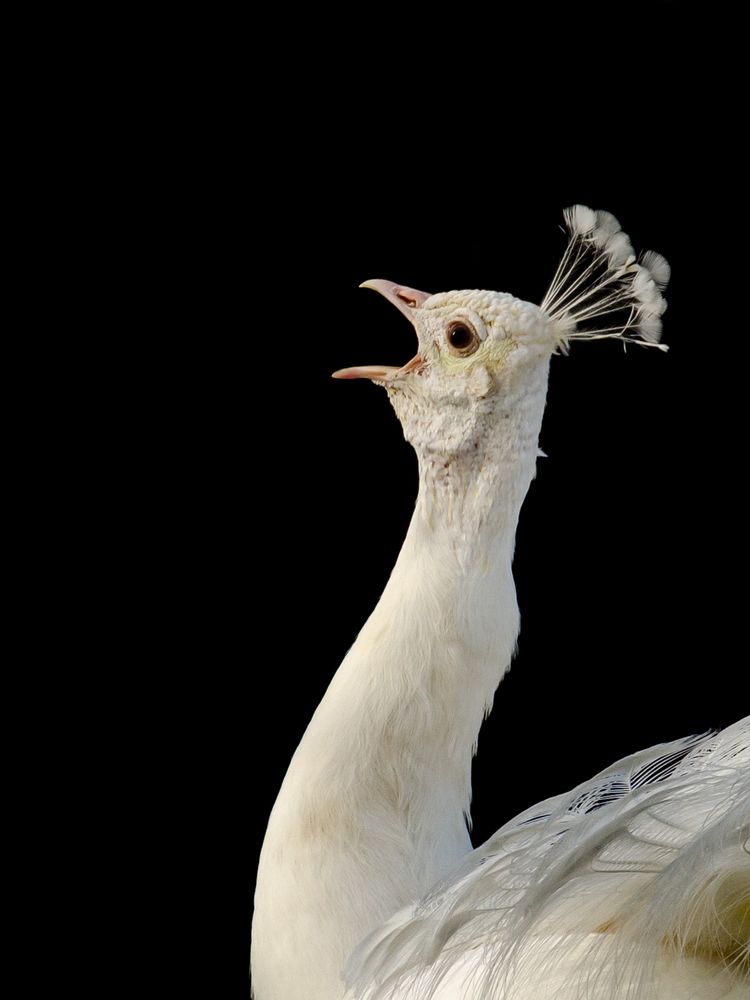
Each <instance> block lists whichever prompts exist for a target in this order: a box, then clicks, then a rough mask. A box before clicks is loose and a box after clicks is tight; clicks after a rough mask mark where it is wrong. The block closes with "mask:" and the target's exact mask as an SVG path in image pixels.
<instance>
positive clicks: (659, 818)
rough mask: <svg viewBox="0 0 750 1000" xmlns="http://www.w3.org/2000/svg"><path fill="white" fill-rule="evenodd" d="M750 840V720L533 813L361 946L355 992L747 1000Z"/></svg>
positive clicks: (374, 996)
mask: <svg viewBox="0 0 750 1000" xmlns="http://www.w3.org/2000/svg"><path fill="white" fill-rule="evenodd" d="M749 837H750V717H749V718H747V719H744V720H741V721H740V722H738V723H736V724H735V725H734V726H732V727H730V728H729V729H726V730H724V731H723V732H721V733H711V734H707V735H703V736H697V737H690V738H688V739H685V740H678V741H675V742H674V743H667V744H661V745H659V746H656V747H652V748H650V749H648V750H644V751H641V752H640V753H638V754H634V755H633V756H631V757H627V758H624V759H623V760H620V761H617V762H616V763H615V764H613V765H611V767H609V768H607V769H606V770H605V771H603V772H601V773H600V774H598V775H596V776H595V777H594V778H592V779H591V780H590V781H587V782H585V783H583V784H581V785H579V786H578V787H577V788H574V789H573V790H572V791H571V792H569V793H566V794H564V795H559V796H555V797H553V798H551V799H548V800H546V801H545V802H542V803H540V804H539V805H537V806H535V807H533V808H532V809H529V810H527V811H526V812H524V813H522V814H521V815H520V816H517V817H516V818H515V819H513V820H512V821H511V822H510V823H507V824H506V825H505V826H504V827H502V828H501V829H500V830H498V832H497V833H496V834H494V835H493V836H492V837H491V838H490V839H489V840H488V841H486V842H485V843H484V844H483V845H482V846H481V847H479V848H477V849H476V850H475V851H473V852H472V853H471V854H470V855H469V856H468V857H467V858H466V859H465V860H464V861H463V863H462V864H461V865H460V866H459V867H458V868H457V869H456V870H455V871H454V872H453V873H452V874H451V875H450V877H449V878H447V879H445V880H444V881H443V882H442V883H440V884H439V885H438V886H436V887H435V888H434V889H433V891H432V892H430V893H429V894H428V895H427V896H426V897H425V898H424V899H423V900H421V901H420V902H419V903H416V904H415V905H413V906H410V907H407V908H405V909H404V910H402V911H401V912H400V913H398V914H396V915H395V916H394V917H392V918H391V920H390V921H389V922H388V923H387V924H386V925H384V926H383V927H382V928H380V929H379V930H378V931H377V932H376V933H375V934H373V935H371V936H370V937H368V938H367V939H366V940H365V941H364V942H363V943H362V945H360V947H359V948H358V949H357V950H356V951H355V953H354V955H353V956H352V959H351V961H350V963H349V966H348V969H347V977H348V981H349V982H350V984H351V993H350V996H351V997H353V998H356V1000H395V998H398V1000H432V998H435V1000H437V998H440V1000H453V998H466V1000H506V998H507V1000H526V998H532V997H534V998H536V997H541V996H544V997H545V998H546V997H549V998H553V997H555V998H557V997H559V998H560V1000H562V998H566V1000H567V998H571V1000H572V998H579V997H580V998H587V1000H636V998H637V1000H650V998H653V1000H657V998H658V1000H665V998H667V997H670V998H671V997H672V996H674V997H675V998H678V997H679V998H682V997H688V996H695V997H705V998H708V1000H714V998H718V997H727V998H730V997H734V995H735V991H736V990H740V992H739V993H737V994H736V995H737V996H743V995H744V996H746V995H747V991H748V986H749V985H750V978H749V977H750V942H749V941H748V938H750V928H749V927H748V917H747V913H748V910H749V909H750V853H749V848H748V842H749V841H748V838H749ZM670 991H671V992H670ZM680 991H682V992H680ZM686 991H687V992H686ZM742 991H744V992H742Z"/></svg>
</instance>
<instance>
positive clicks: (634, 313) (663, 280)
mask: <svg viewBox="0 0 750 1000" xmlns="http://www.w3.org/2000/svg"><path fill="white" fill-rule="evenodd" d="M563 215H564V216H565V223H566V226H567V230H568V246H567V247H566V249H565V253H564V254H563V258H562V260H561V261H560V265H559V267H558V269H557V272H556V274H555V277H554V278H553V280H552V284H551V285H550V288H549V290H548V292H547V294H546V295H545V297H544V301H543V302H542V309H544V311H545V312H546V313H547V315H548V316H549V318H550V319H551V320H552V321H553V325H554V327H555V330H556V333H557V337H558V341H559V344H560V349H561V350H562V351H564V352H567V348H568V344H569V342H570V341H571V340H600V339H604V338H612V337H613V338H617V339H619V340H624V341H629V342H631V343H635V344H642V345H644V346H652V347H659V348H660V349H661V350H666V349H667V348H666V345H664V344H660V343H659V341H660V339H661V328H662V324H661V316H662V313H663V312H664V310H665V309H666V307H667V303H666V300H665V299H664V297H663V295H662V292H663V291H664V289H665V288H666V286H667V283H668V281H669V275H670V267H669V264H668V263H667V261H666V260H665V259H664V257H662V256H661V254H658V253H656V252H655V251H653V250H647V251H646V252H645V253H644V254H642V255H641V257H640V259H639V260H636V257H635V254H634V252H633V247H632V244H631V242H630V238H629V237H628V236H627V234H626V233H624V232H623V231H622V229H621V227H620V223H619V222H618V221H617V219H616V218H615V216H614V215H612V213H611V212H605V211H602V210H598V211H594V210H593V209H591V208H588V207H587V206H586V205H572V206H571V207H570V208H566V209H565V210H564V212H563Z"/></svg>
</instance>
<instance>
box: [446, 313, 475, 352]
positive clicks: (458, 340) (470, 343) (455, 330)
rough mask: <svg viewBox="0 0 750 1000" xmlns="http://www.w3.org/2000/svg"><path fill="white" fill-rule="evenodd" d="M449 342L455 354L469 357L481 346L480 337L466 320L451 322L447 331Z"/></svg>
mask: <svg viewBox="0 0 750 1000" xmlns="http://www.w3.org/2000/svg"><path fill="white" fill-rule="evenodd" d="M446 338H447V340H448V344H449V345H450V347H451V349H452V350H453V353H454V354H460V355H461V356H462V357H467V356H468V355H469V354H473V353H474V351H476V349H477V348H478V347H479V337H478V336H477V335H476V333H475V331H474V330H473V329H472V328H471V327H470V326H469V324H468V323H467V322H466V321H465V320H461V321H460V322H457V323H451V325H450V326H449V327H448V330H447V332H446Z"/></svg>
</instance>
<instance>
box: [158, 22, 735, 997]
mask: <svg viewBox="0 0 750 1000" xmlns="http://www.w3.org/2000/svg"><path fill="white" fill-rule="evenodd" d="M530 12H531V14H532V15H535V12H536V13H537V14H538V16H539V18H540V19H541V20H543V19H544V18H547V17H548V13H545V12H544V11H543V9H542V8H541V7H540V8H539V9H538V10H537V8H533V9H531V11H530ZM300 17H302V15H300ZM570 18H572V19H570ZM570 18H569V19H568V20H564V19H561V20H559V22H555V23H552V22H551V21H549V22H548V23H545V24H544V28H545V30H544V31H543V32H542V35H543V37H540V35H539V33H538V31H539V30H541V24H540V23H537V22H536V21H535V16H531V17H529V18H527V20H525V21H524V22H523V23H522V24H518V25H517V24H515V23H514V24H511V23H510V22H507V23H503V24H501V25H497V24H494V23H493V24H490V23H485V22H483V21H482V20H481V19H473V18H471V17H470V16H467V18H466V20H465V21H463V20H462V21H461V22H460V23H457V22H454V21H452V20H450V19H447V18H443V19H441V18H440V17H435V18H434V19H433V21H432V23H431V24H430V25H429V26H428V28H427V29H425V27H424V26H423V25H420V23H419V22H418V21H414V22H413V23H412V22H406V21H404V20H401V21H399V20H398V19H396V20H395V21H390V22H387V23H385V24H384V23H379V24H375V25H372V24H370V25H362V26H360V25H356V26H343V27H342V25H341V23H338V24H337V25H336V30H337V31H344V34H343V35H341V36H340V37H339V38H338V39H335V40H334V39H332V38H326V37H325V31H324V30H323V31H322V34H321V35H318V36H316V42H315V44H312V42H311V43H310V45H309V46H308V47H307V48H306V50H305V51H306V54H305V56H304V58H302V59H301V61H298V62H297V63H296V64H295V66H294V67H293V70H294V72H293V75H292V79H293V87H292V92H291V94H290V97H289V99H288V100H284V99H282V98H279V97H278V96H276V98H275V100H274V102H273V104H271V103H270V102H269V100H268V99H267V97H266V96H265V95H266V94H267V91H266V90H265V89H264V80H263V75H262V74H261V79H260V81H259V82H258V84H257V87H256V89H252V90H251V93H250V96H249V97H248V99H247V102H245V101H244V100H238V99H237V96H236V94H235V95H233V96H232V97H231V98H230V97H229V95H228V101H229V103H228V105H227V106H225V107H224V108H223V109H222V110H219V109H218V108H217V119H216V121H217V122H218V123H219V124H215V125H214V128H215V133H216V138H217V143H216V148H217V149H218V150H219V151H218V152H217V154H216V161H215V162H214V163H213V164H212V171H211V175H210V176H211V182H210V187H211V196H210V198H209V199H208V201H209V204H208V206H207V207H206V208H205V213H206V216H205V217H204V218H202V219H201V220H200V221H201V227H202V232H205V233H206V234H207V235H206V238H205V240H204V241H203V244H202V247H201V260H202V262H203V263H204V264H205V270H204V273H203V280H202V287H201V289H200V290H198V289H195V288H186V289H185V295H186V301H187V303H188V309H190V308H191V304H193V302H194V305H195V316H196V320H197V321H199V322H203V323H204V324H205V325H207V329H206V330H205V335H201V336H197V337H194V338H186V339H185V341H184V342H183V343H182V344H181V345H180V349H179V354H178V355H177V356H176V361H175V372H173V373H172V377H174V383H173V385H172V388H173V394H172V395H171V397H170V400H169V402H168V403H167V404H165V412H164V414H163V419H162V421H161V422H160V429H159V430H158V432H156V431H155V432H154V433H155V449H154V453H155V457H154V459H153V463H154V468H153V476H154V479H155V480H156V481H158V482H160V483H163V484H165V489H164V491H163V492H161V493H160V492H159V490H156V491H155V495H154V497H152V501H153V504H152V515H151V525H152V528H153V529H154V530H155V532H156V534H157V536H158V537H160V538H161V539H162V541H161V543H160V546H159V547H157V549H156V552H155V556H156V559H155V564H154V566H153V569H152V572H153V574H154V575H153V579H152V586H153V587H154V588H155V589H156V590H158V588H159V587H160V586H164V588H165V589H167V588H171V589H170V594H172V595H175V596H174V598H172V597H170V599H169V601H166V600H165V603H164V605H163V607H157V608H156V609H153V614H154V615H155V616H156V617H160V622H161V627H162V629H164V630H165V635H164V647H163V649H164V655H165V657H166V658H167V659H168V662H169V663H170V668H169V672H170V678H171V679H168V686H169V687H170V699H171V701H170V716H171V725H170V727H169V729H168V733H169V735H167V736H165V744H166V757H167V765H166V774H167V778H168V780H169V781H170V782H174V783H176V784H177V785H179V786H180V787H181V788H183V789H184V791H185V795H186V799H187V801H188V806H187V817H186V818H185V822H184V826H183V833H181V834H180V835H179V836H180V839H184V840H185V841H186V842H187V844H189V847H188V848H187V851H188V855H187V857H188V860H186V861H185V866H186V871H189V873H190V884H191V886H194V887H195V891H196V893H197V892H198V890H199V889H200V890H202V891H203V890H205V892H206V894H207V896H208V898H209V899H210V900H211V902H210V903H208V904H206V906H205V907H202V908H201V914H200V916H199V917H198V919H199V920H200V921H202V922H205V924H206V925H207V929H206V933H205V935H204V936H203V939H202V944H203V948H204V949H206V946H207V942H210V943H212V944H214V945H215V947H216V950H217V957H216V961H215V963H214V965H213V978H214V980H215V979H216V978H217V977H221V978H224V977H228V979H229V985H228V989H227V992H226V994H224V992H223V990H222V995H227V996H233V997H234V996H236V997H242V996H246V995H247V971H246V970H247V961H248V939H249V928H250V915H251V898H252V888H253V884H254V874H255V868H256V865H257V856H258V852H259V849H260V845H261V842H262V838H263V834H264V829H265V823H266V820H267V816H268V813H269V811H270V809H271V806H272V804H273V801H274V798H275V795H276V792H277V790H278V787H279V785H280V783H281V780H282V778H283V775H284V773H285V770H286V767H287V765H288V762H289V759H290V757H291V755H292V753H293V751H294V749H295V747H296V745H297V743H298V742H299V739H300V738H301V736H302V733H303V731H304V728H305V726H306V724H307V722H308V721H309V718H310V716H311V714H312V712H313V710H314V708H315V706H316V704H317V703H318V701H319V700H320V698H321V697H322V695H323V693H324V691H325V689H326V687H327V685H328V683H329V681H330V678H331V676H332V675H333V673H334V671H335V669H336V667H337V665H338V664H339V662H340V660H341V658H342V657H343V655H344V653H345V652H346V650H347V648H348V647H349V645H350V644H351V642H352V641H353V639H354V638H355V636H356V634H357V631H358V629H359V627H360V626H361V625H362V623H363V622H364V620H365V618H366V617H367V615H368V614H369V612H370V611H371V610H372V608H373V607H374V605H375V603H376V601H377V599H378V596H379V594H380V592H381V590H382V588H383V585H384V584H385V581H386V579H387V577H388V574H389V572H390V569H391V567H392V565H393V562H394V560H395V558H396V555H397V553H398V550H399V547H400V544H401V541H402V539H403V536H404V533H405V531H406V527H407V525H408V522H409V518H410V514H411V510H412V507H413V502H414V498H415V492H416V463H415V459H414V456H413V454H412V453H411V451H410V449H409V447H408V446H407V445H406V444H405V442H404V441H403V438H402V435H401V432H400V428H399V426H398V424H397V422H396V419H395V416H394V414H393V412H392V410H391V408H390V405H389V404H388V402H387V399H386V396H385V393H383V392H382V390H379V389H377V388H376V387H374V386H372V385H370V384H369V383H364V382H357V383H342V382H334V381H332V380H331V379H330V372H331V371H333V370H334V369H336V368H339V367H344V366H348V365H353V364H359V363H363V364H367V363H378V362H384V363H400V362H403V361H405V360H406V359H407V358H408V357H410V356H411V353H412V350H413V333H412V331H411V329H410V327H409V325H408V324H407V323H406V321H405V320H404V319H403V318H402V317H400V316H399V314H398V313H397V312H396V311H395V310H393V309H392V308H391V307H389V306H388V304H387V303H386V302H385V301H384V300H382V299H380V298H379V297H377V296H376V295H374V294H373V293H372V292H367V291H359V290H358V288H357V286H358V285H359V283H360V282H361V281H363V280H365V279H367V278H372V277H386V278H390V279H392V280H395V281H398V282H402V283H404V284H408V285H411V286H413V287H417V288H422V289H425V290H427V291H431V292H432V291H442V290H447V289H450V288H472V287H479V288H491V289H498V290H504V291H511V292H513V293H514V294H517V295H519V296H520V297H522V298H527V299H529V300H531V301H536V302H538V301H540V300H541V298H542V296H543V294H544V291H545V289H546V287H547V284H548V283H549V280H550V278H551V276H552V274H553V272H554V268H555V266H556V263H557V261H558V260H559V257H560V254H561V252H562V249H563V247H564V238H563V235H562V233H561V231H560V228H559V226H560V223H561V218H562V217H561V211H562V208H563V207H564V206H566V205H569V204H573V203H575V202H582V203H584V204H588V205H591V206H593V207H595V208H605V209H607V210H609V211H611V212H613V213H614V214H615V215H616V216H617V217H618V218H619V219H620V221H621V223H622V225H623V227H624V229H625V230H626V232H628V233H629V234H630V236H631V238H632V240H633V243H634V246H635V247H636V249H646V248H653V249H656V250H659V251H660V252H662V253H663V254H664V255H665V256H666V257H667V258H668V260H669V261H670V262H671V264H672V268H673V281H672V284H671V286H670V289H669V294H668V298H669V303H670V305H669V309H668V311H667V313H666V316H665V330H664V340H665V342H667V343H668V344H669V345H670V351H669V353H668V354H665V355H663V354H661V353H659V352H657V351H651V350H643V349H637V348H633V349H629V350H628V352H627V353H625V354H624V353H623V350H622V347H621V346H620V345H618V344H616V343H596V344H583V345H576V346H574V348H573V350H572V351H571V355H570V357H567V358H565V357H555V358H554V359H553V361H552V370H551V377H550V390H549V397H548V405H547V411H546V416H545V421H544V427H543V431H542V436H541V446H542V448H543V449H544V451H545V452H546V453H547V455H548V456H549V457H548V458H546V459H542V460H540V462H539V467H538V475H537V479H536V481H535V482H534V483H533V484H532V487H531V490H530V493H529V496H528V498H527V501H526V503H525V506H524V509H523V513H522V516H521V523H520V527H519V531H518V539H517V548H516V558H515V576H516V582H517V589H518V597H519V603H520V607H521V614H522V631H521V638H520V646H519V654H518V657H517V658H516V660H515V661H514V665H513V668H512V670H511V672H510V674H509V676H508V677H507V678H506V680H505V681H504V683H503V685H502V687H501V688H500V690H499V692H498V695H497V697H496V707H495V709H494V711H493V714H492V716H491V717H490V720H489V721H488V722H487V723H486V725H485V727H484V728H483V730H482V735H481V739H480V745H479V756H478V759H477V761H476V763H475V771H474V806H473V816H474V836H475V841H476V842H479V841H481V840H482V839H483V838H485V837H486V836H488V835H489V834H491V833H492V832H493V831H494V830H495V829H496V828H497V827H498V826H499V825H500V824H502V823H503V822H505V821H506V820H508V819H509V818H510V817H511V816H512V815H513V814H514V813H516V812H517V811H519V810H521V809H523V808H525V807H526V806H528V805H530V804H532V803H533V802H535V801H537V800H539V799H541V798H544V797H546V796H548V795H551V794H553V793H556V792H559V791H562V790H564V789H566V788H569V787H571V786H573V785H575V784H576V783H577V782H579V781H581V780H583V779H585V778H586V777H588V776H590V775H592V774H594V773H595V772H596V771H597V770H599V769H600V768H602V767H604V766H605V765H607V764H608V763H609V762H611V761H612V760H614V759H616V758H617V757H619V756H622V755H625V754H628V753H631V752H633V751H635V750H637V749H639V748H641V747H643V746H647V745H650V744H653V743H657V742H661V741H664V740H668V739H673V738H676V737H679V736H681V735H685V734H688V733H693V732H699V731H703V730H706V729H708V728H710V727H714V726H723V725H726V724H727V723H730V722H732V721H733V720H735V719H736V718H738V717H740V716H741V715H742V714H746V713H747V711H748V700H747V685H746V683H745V681H744V680H743V677H744V673H743V671H744V647H743V645H742V643H741V641H740V639H739V637H740V635H741V628H742V625H743V623H744V617H745V611H744V599H742V598H740V597H738V594H739V593H741V590H742V588H743V586H744V575H743V572H742V569H741V567H742V565H743V563H742V561H741V557H740V555H739V542H740V538H741V535H742V527H743V525H744V520H743V517H742V515H743V512H744V485H742V482H741V480H742V475H743V471H744V464H745V459H744V451H745V441H744V434H743V425H744V420H743V417H744V399H745V377H746V374H745V367H744V366H745V359H746V347H745V343H746V338H747V332H746V327H747V315H746V308H745V307H744V306H743V305H742V298H743V296H742V289H743V287H744V285H743V284H742V282H741V280H740V279H739V278H738V277H737V276H736V275H733V274H732V273H731V271H732V257H733V253H734V251H733V249H732V247H733V245H734V240H735V235H736V233H737V232H738V231H739V230H740V229H741V223H740V216H741V215H743V214H744V190H743V188H742V186H741V184H740V174H741V163H740V154H739V152H738V150H737V148H736V145H735V143H734V141H733V138H732V136H733V134H734V128H735V120H734V118H733V115H734V112H733V110H732V104H731V90H730V89H729V88H727V89H726V90H725V89H723V87H722V85H721V81H720V80H717V74H716V73H715V72H709V71H707V70H706V69H705V68H704V65H703V60H702V59H701V58H699V55H698V54H699V53H700V52H701V51H703V52H705V50H706V47H708V48H709V49H710V50H711V51H713V52H716V53H718V54H719V55H720V53H719V50H718V49H716V48H715V47H714V43H713V42H712V41H711V38H710V37H707V36H706V34H705V27H706V26H705V25H704V24H703V23H701V22H700V21H697V20H694V19H692V20H691V15H688V14H686V13H685V12H684V11H682V10H681V8H680V5H679V4H662V5H658V4H650V5H648V4H646V5H642V6H639V5H636V6H635V7H633V8H632V11H631V14H630V16H629V17H628V18H627V19H626V20H625V19H616V18H615V17H614V15H609V16H607V17H606V18H605V16H604V15H603V14H601V13H600V12H599V13H584V12H583V8H582V9H581V12H579V14H578V15H577V16H573V15H570ZM295 28H296V31H297V32H301V33H302V34H304V31H305V28H306V24H305V23H299V22H298V23H296V25H295ZM316 29H317V30H318V31H320V30H321V26H320V24H319V23H318V24H317V26H316ZM584 29H585V30H584ZM273 45H274V46H278V47H277V48H276V49H275V51H276V52H277V53H278V54H279V59H278V61H277V72H278V73H279V74H282V73H291V72H292V70H291V69H290V65H289V63H288V61H285V59H282V58H281V53H283V51H284V50H283V48H282V47H281V46H280V43H279V42H278V40H274V41H273ZM303 48H304V45H303ZM287 55H288V54H287ZM285 58H286V57H285ZM288 59H289V60H290V59H291V56H288ZM718 75H720V74H718ZM227 79H228V80H230V77H227ZM271 82H272V81H271ZM268 83H269V81H268V80H265V85H268ZM219 89H221V87H220V88H219ZM228 89H229V84H228V85H227V90H228ZM227 107H229V108H231V111H227ZM248 143H249V147H250V154H249V156H248V145H247V144H248ZM238 205H239V206H240V208H239V210H238V207H237V206H238ZM201 211H203V209H201ZM206 300H209V301H206ZM735 569H737V570H738V575H737V576H735ZM165 623H166V625H165ZM738 643H739V644H738ZM175 649H176V650H177V651H178V652H177V655H174V650H175ZM158 652H159V650H157V653H158ZM185 831H187V832H185ZM179 846H183V847H184V845H179Z"/></svg>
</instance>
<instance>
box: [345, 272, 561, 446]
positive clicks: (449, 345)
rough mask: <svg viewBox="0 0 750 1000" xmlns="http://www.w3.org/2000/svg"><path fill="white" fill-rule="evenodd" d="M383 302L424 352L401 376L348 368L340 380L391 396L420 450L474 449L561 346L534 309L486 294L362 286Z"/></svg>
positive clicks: (396, 371) (387, 370)
mask: <svg viewBox="0 0 750 1000" xmlns="http://www.w3.org/2000/svg"><path fill="white" fill-rule="evenodd" d="M361 287H363V288H372V289H374V290H375V291H377V292H380V294H381V295H383V296H385V298H387V299H388V300H389V302H391V303H392V304H393V305H395V306H396V308H397V309H399V310H400V311H401V312H402V313H404V315H406V316H407V317H408V318H409V319H410V320H411V322H412V323H413V325H414V328H415V330H416V334H417V341H418V349H417V353H416V355H415V356H414V357H413V358H412V359H411V361H408V362H407V363H406V364H405V365H403V366H402V367H401V368H396V367H388V366H382V365H381V366H375V365H367V366H364V367H361V368H345V369H342V370H341V371H337V372H335V373H334V378H342V379H356V378H368V379H371V380H372V381H373V382H375V383H377V384H378V385H381V386H383V387H384V388H385V389H386V391H387V392H388V394H389V396H390V398H391V402H392V403H393V406H394V408H395V410H396V413H397V415H398V417H399V419H400V421H401V423H402V425H403V428H404V432H405V434H406V437H407V438H408V439H409V440H410V441H411V442H412V444H414V445H415V447H417V448H418V449H419V450H424V449H427V450H429V451H436V452H443V453H445V454H450V453H453V452H456V451H458V450H461V448H464V447H473V446H474V445H475V444H476V437H477V435H479V434H481V433H482V432H483V431H485V430H488V429H489V425H491V423H492V419H493V414H494V413H495V411H497V410H502V409H504V407H505V406H506V405H507V402H508V401H509V400H510V399H517V398H518V394H519V392H522V391H523V390H524V388H525V387H527V388H529V389H531V388H532V387H534V386H536V383H537V381H538V380H537V379H535V378H534V377H533V371H534V369H544V370H546V365H547V362H548V360H549V357H550V355H551V354H552V353H553V351H554V350H555V348H556V346H557V340H556V337H555V334H554V331H553V328H552V324H551V323H550V320H549V319H548V317H547V316H546V314H545V313H544V312H543V311H542V310H541V309H540V308H539V307H538V306H535V305H532V303H530V302H523V301H521V300H520V299H517V298H515V297H514V296H512V295H508V294H504V293H501V292H487V291H453V292H441V293H440V294H438V295H429V294H427V293H426V292H420V291H417V290H416V289H414V288H406V287H404V286H402V285H396V284H394V283H393V282H392V281H385V280H382V279H375V280H372V281H366V282H364V284H363V285H362V286H361Z"/></svg>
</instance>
